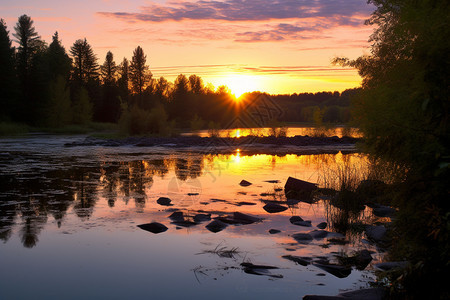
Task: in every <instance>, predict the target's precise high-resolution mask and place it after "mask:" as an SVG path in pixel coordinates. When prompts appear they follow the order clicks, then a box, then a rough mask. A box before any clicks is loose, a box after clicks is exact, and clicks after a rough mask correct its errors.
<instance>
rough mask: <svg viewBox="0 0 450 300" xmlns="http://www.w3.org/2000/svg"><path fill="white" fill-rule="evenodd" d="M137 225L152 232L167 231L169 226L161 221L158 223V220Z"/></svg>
mask: <svg viewBox="0 0 450 300" xmlns="http://www.w3.org/2000/svg"><path fill="white" fill-rule="evenodd" d="M137 227H139V228H141V229H143V230H146V231H150V232H151V233H155V234H156V233H161V232H164V231H166V230H167V229H168V228H167V227H166V226H165V225H164V224H161V223H157V222H153V223H148V224H141V225H137Z"/></svg>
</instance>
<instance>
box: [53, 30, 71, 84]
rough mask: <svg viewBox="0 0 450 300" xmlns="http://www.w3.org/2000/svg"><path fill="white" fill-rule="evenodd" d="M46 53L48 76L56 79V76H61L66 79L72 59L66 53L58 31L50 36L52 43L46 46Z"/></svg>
mask: <svg viewBox="0 0 450 300" xmlns="http://www.w3.org/2000/svg"><path fill="white" fill-rule="evenodd" d="M47 55H48V63H49V73H50V78H51V79H56V78H57V77H58V76H62V77H63V78H65V79H68V78H69V74H70V70H71V68H72V59H71V58H70V57H69V55H67V52H66V49H65V48H64V46H63V45H62V44H61V41H60V40H59V35H58V32H55V34H54V35H53V37H52V43H51V44H50V46H49V47H48V50H47Z"/></svg>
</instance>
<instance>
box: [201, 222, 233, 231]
mask: <svg viewBox="0 0 450 300" xmlns="http://www.w3.org/2000/svg"><path fill="white" fill-rule="evenodd" d="M227 226H228V225H227V224H225V223H224V222H222V221H219V220H214V221H212V222H211V223H209V224H208V225H206V229H208V230H209V231H211V232H214V233H216V232H219V231H222V230H224V229H225V228H226V227H227Z"/></svg>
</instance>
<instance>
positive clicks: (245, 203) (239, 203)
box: [235, 201, 256, 206]
mask: <svg viewBox="0 0 450 300" xmlns="http://www.w3.org/2000/svg"><path fill="white" fill-rule="evenodd" d="M235 205H236V206H244V205H256V203H255V202H247V201H240V202H236V203H235Z"/></svg>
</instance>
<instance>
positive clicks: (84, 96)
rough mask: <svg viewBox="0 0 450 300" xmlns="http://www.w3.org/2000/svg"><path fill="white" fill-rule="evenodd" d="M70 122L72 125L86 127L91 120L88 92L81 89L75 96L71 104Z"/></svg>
mask: <svg viewBox="0 0 450 300" xmlns="http://www.w3.org/2000/svg"><path fill="white" fill-rule="evenodd" d="M72 113H73V115H72V122H73V123H74V124H80V125H86V124H88V123H89V122H90V121H91V120H92V104H91V101H90V99H89V94H88V91H87V90H86V89H85V88H84V87H82V88H80V90H79V91H78V94H77V95H76V96H75V99H74V101H73V104H72Z"/></svg>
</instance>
